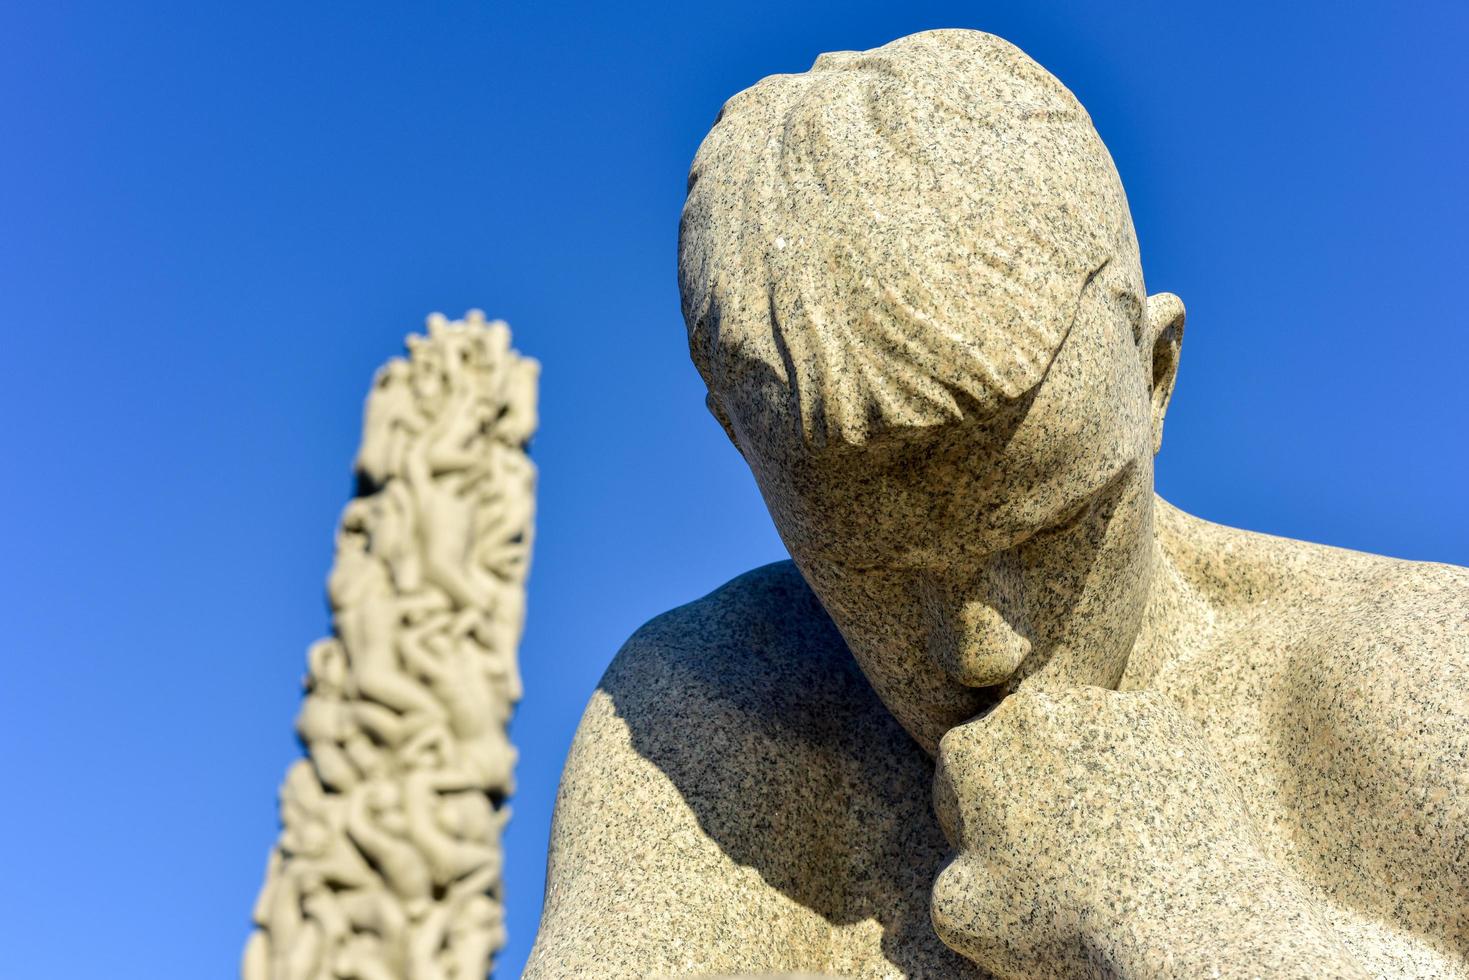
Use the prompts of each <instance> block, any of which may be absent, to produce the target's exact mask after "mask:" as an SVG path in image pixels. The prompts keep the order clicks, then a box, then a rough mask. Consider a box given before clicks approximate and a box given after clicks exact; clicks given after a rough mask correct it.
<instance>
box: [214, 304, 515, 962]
mask: <svg viewBox="0 0 1469 980" xmlns="http://www.w3.org/2000/svg"><path fill="white" fill-rule="evenodd" d="M407 347H408V356H407V357H406V358H394V359H393V360H391V361H389V362H388V363H387V364H386V365H385V366H384V367H383V368H382V369H381V370H380V371H379V372H378V375H377V378H376V380H375V381H374V384H373V388H372V391H371V393H370V394H369V395H368V399H367V406H366V412H365V418H364V422H363V433H362V446H361V450H360V452H359V454H358V457H357V461H356V473H357V479H358V485H359V494H358V496H357V497H356V498H355V499H353V500H352V502H351V503H349V504H348V505H347V508H346V510H345V512H344V513H343V515H342V521H341V527H340V529H339V531H338V533H337V547H336V561H335V564H334V566H333V568H332V572H331V575H330V577H329V578H328V581H327V593H328V597H329V599H330V604H331V609H332V623H333V627H334V630H333V635H332V636H331V637H329V638H327V639H324V640H321V641H320V642H318V643H316V644H315V645H314V646H312V648H311V650H310V652H309V655H308V660H309V667H308V673H307V678H306V698H305V701H304V703H303V704H302V706H301V711H300V714H299V716H298V717H297V722H296V730H297V733H298V734H299V735H300V738H301V741H302V743H303V745H304V746H305V748H306V751H307V758H306V759H302V760H300V761H298V762H297V763H295V764H294V765H293V766H292V767H291V769H290V771H289V773H288V774H287V776H286V780H285V783H284V785H283V786H282V787H281V794H280V809H281V823H282V830H281V835H280V839H279V843H278V844H277V846H276V847H275V849H274V850H273V852H272V853H271V856H270V863H269V867H268V870H267V872H266V880H265V885H264V887H263V888H262V890H261V892H260V897H259V900H258V902H257V903H256V908H255V914H254V921H255V926H256V928H255V931H254V933H253V934H252V935H251V936H250V940H249V942H248V943H247V945H246V948H245V954H244V961H243V964H242V968H241V973H242V976H243V978H244V980H349V978H351V980H387V978H410V980H471V978H473V980H482V978H484V977H485V976H486V974H487V973H488V972H489V968H490V961H491V957H492V956H493V954H494V953H495V951H497V950H498V949H500V948H501V947H502V946H503V945H504V941H505V931H504V926H503V908H502V896H501V880H500V869H501V863H502V862H501V851H500V832H501V829H502V828H503V827H504V824H505V821H506V820H507V819H508V817H509V809H508V807H507V806H506V805H505V800H506V798H507V797H508V796H509V795H510V793H511V792H512V790H513V788H514V780H513V775H512V770H513V767H514V765H515V749H514V748H513V747H512V746H511V744H510V741H509V737H508V735H507V732H506V725H507V724H508V722H509V720H510V713H511V710H512V709H513V707H514V705H515V703H516V701H518V700H519V699H520V674H519V668H518V665H517V661H516V648H517V645H518V644H519V641H520V632H521V627H522V625H523V622H524V616H525V576H526V571H527V567H528V561H529V557H530V548H531V533H532V517H533V506H534V502H535V469H534V467H533V466H532V464H531V462H530V459H529V457H528V456H527V455H526V445H527V443H528V442H529V440H530V437H531V435H532V433H533V432H534V431H535V428H536V384H537V376H538V373H539V365H538V364H537V363H536V362H535V361H534V360H531V359H529V358H525V357H521V356H520V355H519V354H517V353H516V352H515V351H513V350H512V349H511V348H510V332H509V329H508V328H507V327H506V326H505V324H504V323H501V322H498V321H496V322H486V321H485V319H484V315H483V314H482V313H480V312H479V311H478V310H471V311H470V312H469V313H468V314H467V315H466V316H465V318H464V319H463V320H458V321H453V322H450V321H449V320H447V319H446V318H444V317H443V316H441V315H438V314H435V315H434V316H431V317H429V319H428V333H427V335H426V336H420V335H412V336H409V337H408V339H407Z"/></svg>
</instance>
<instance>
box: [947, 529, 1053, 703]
mask: <svg viewBox="0 0 1469 980" xmlns="http://www.w3.org/2000/svg"><path fill="white" fill-rule="evenodd" d="M927 593H928V594H927V595H926V596H925V602H924V606H925V613H926V614H927V618H928V652H929V656H930V657H931V658H932V659H933V660H934V662H935V663H936V664H937V665H938V666H939V668H940V669H942V670H943V671H944V673H945V674H947V675H948V676H949V677H950V678H952V679H953V680H954V681H955V682H957V683H959V684H963V685H964V686H966V687H991V686H993V685H995V684H1001V683H1004V682H1005V681H1006V680H1009V679H1010V677H1011V676H1012V675H1013V674H1014V673H1015V671H1016V670H1017V669H1018V668H1019V666H1020V663H1021V661H1023V660H1024V659H1025V657H1026V655H1027V654H1029V653H1030V650H1031V642H1030V638H1029V636H1028V633H1029V628H1028V625H1027V623H1026V619H1025V609H1024V596H1023V592H1022V587H1021V577H1020V569H1019V563H1018V562H1017V561H1015V560H1014V557H1013V556H1011V555H1001V556H997V557H996V558H995V559H993V560H991V561H989V562H988V563H987V564H986V566H985V568H984V569H982V570H981V572H980V574H978V575H977V576H974V577H972V578H971V577H968V576H966V577H965V579H964V580H962V581H961V582H959V583H953V582H945V581H939V580H936V581H933V582H931V583H930V585H929V588H928V589H927Z"/></svg>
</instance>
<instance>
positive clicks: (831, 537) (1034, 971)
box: [525, 30, 1469, 980]
mask: <svg viewBox="0 0 1469 980" xmlns="http://www.w3.org/2000/svg"><path fill="white" fill-rule="evenodd" d="M1141 57H1143V58H1144V59H1145V60H1146V57H1147V54H1146V52H1143V53H1141ZM1157 84H1160V85H1166V84H1168V79H1167V78H1165V77H1159V78H1158V79H1157ZM1329 164H1330V162H1329V161H1323V166H1329ZM687 186H688V198H687V201H686V203H685V205H684V211H683V220H682V223H681V226H680V235H679V265H678V277H679V285H680V290H681V296H682V302H683V315H684V320H685V324H686V325H687V328H688V337H687V339H688V346H689V351H690V353H691V355H692V358H693V361H694V365H695V367H696V368H697V370H698V372H699V374H700V376H701V377H702V378H703V380H704V383H705V385H706V388H707V405H708V407H709V408H710V410H711V411H712V412H713V414H714V416H715V417H716V418H717V419H718V421H719V423H720V424H721V425H722V426H723V428H724V430H725V431H726V433H727V434H728V435H729V437H730V439H731V440H732V441H733V443H734V445H735V447H736V449H737V450H738V451H739V453H740V455H741V456H742V457H743V458H744V461H745V462H746V463H747V464H748V465H749V467H750V470H751V472H752V474H753V475H754V478H755V482H756V484H757V485H758V486H759V489H760V492H761V494H762V495H763V497H764V499H765V503H766V506H767V508H768V509H769V511H770V516H771V518H772V520H773V521H774V523H775V527H776V529H777V530H778V531H779V532H780V535H781V538H782V540H783V541H784V542H785V545H786V547H787V549H788V550H789V552H790V555H791V559H792V560H791V561H786V562H779V563H776V564H773V565H768V566H766V567H764V568H759V569H755V570H753V571H750V572H747V573H745V574H744V575H741V576H739V577H738V578H735V579H734V580H733V581H731V582H729V583H728V584H726V585H724V586H722V587H721V588H719V589H716V590H715V591H714V592H712V593H710V594H709V595H707V596H705V597H703V598H701V599H695V600H694V601H692V602H690V603H689V604H687V605H685V606H683V607H681V608H678V609H675V610H672V611H670V612H668V613H665V614H664V615H661V616H659V617H657V618H655V619H654V620H652V621H651V622H649V623H648V624H647V625H646V626H644V627H643V628H642V629H640V630H638V631H637V632H636V633H635V634H634V635H633V636H632V638H630V639H629V640H628V641H627V643H626V644H625V645H624V646H623V648H622V650H621V652H619V653H618V654H617V656H616V658H615V659H614V661H613V662H612V665H611V666H610V667H609V668H608V671H607V673H606V675H605V676H604V677H603V679H602V683H601V684H600V685H599V687H598V689H597V691H596V692H595V693H594V694H593V696H592V698H591V701H590V703H589V704H588V706H587V710H586V713H585V715H584V716H583V718H582V723H581V727H580V729H579V730H578V732H577V736H576V739H575V741H574V743H573V745H572V748H571V751H570V754H569V756H568V758H567V761H566V768H565V772H564V775H563V777H562V781H561V790H560V796H559V798H558V800H557V804H556V817H555V822H554V825H553V830H552V836H551V851H550V862H549V869H548V876H547V890H546V903H545V909H544V912H543V914H542V918H541V929H540V934H539V936H538V938H537V941H536V948H535V951H534V953H533V954H532V957H531V960H530V964H529V967H528V969H527V971H526V974H525V975H526V977H528V978H530V980H573V978H582V977H598V978H644V977H649V976H711V975H714V976H729V975H738V976H746V975H751V974H788V973H822V974H832V975H839V976H847V977H860V978H865V980H890V978H896V977H925V978H933V980H956V978H969V977H975V978H978V977H1003V978H1027V980H1029V978H1062V977H1098V978H1102V977H1105V978H1112V980H1119V978H1120V980H1142V978H1148V980H1152V978H1157V980H1164V978H1169V980H1172V978H1183V977H1238V978H1245V977H1271V978H1284V977H1289V978H1300V980H1304V978H1315V977H1354V978H1355V977H1463V976H1466V975H1469V966H1466V956H1469V571H1466V570H1465V569H1462V568H1454V567H1449V566H1445V565H1434V564H1427V563H1419V562H1409V561H1401V560H1397V559H1393V558H1385V557H1381V556H1377V555H1368V554H1360V553H1356V552H1350V551H1344V550H1340V549H1336V548H1329V547H1325V546H1322V545H1317V544H1309V543H1306V542H1301V541H1291V540H1287V539H1284V538H1278V537H1271V536H1268V535H1263V534H1253V533H1250V532H1248V531H1242V530H1236V529H1234V528H1228V527H1223V526H1220V525H1217V524H1212V523H1210V522H1208V521H1205V520H1201V519H1199V518H1197V517H1192V516H1190V515H1188V514H1186V513H1184V512H1183V511H1181V510H1179V509H1177V508H1175V507H1172V506H1170V505H1169V504H1168V503H1167V502H1165V501H1164V500H1162V499H1161V498H1160V497H1158V496H1157V494H1156V493H1155V492H1154V488H1153V487H1154V484H1153V465H1154V455H1155V454H1156V453H1157V452H1158V451H1159V447H1160V446H1161V445H1162V444H1163V419H1164V415H1165V413H1166V411H1167V408H1168V404H1169V399H1170V396H1171V395H1172V393H1173V388H1174V379H1175V377H1176V376H1177V368H1178V365H1179V354H1180V349H1181V346H1180V345H1181V341H1182V338H1183V327H1184V308H1183V303H1182V302H1181V301H1180V300H1179V298H1178V297H1177V296H1174V295H1171V294H1169V293H1163V292H1155V293H1151V294H1150V293H1149V292H1148V291H1147V289H1146V288H1145V286H1144V280H1143V262H1142V256H1141V255H1140V253H1139V249H1138V242H1137V237H1136V236H1135V234H1134V232H1133V226H1132V219H1131V216H1130V214H1129V211H1128V205H1127V199H1126V196H1125V195H1124V193H1123V189H1122V182H1121V180H1120V178H1119V176H1118V173H1117V170H1116V168H1115V167H1114V166H1113V163H1112V159H1111V157H1110V155H1109V154H1108V152H1107V149H1106V147H1105V146H1103V145H1102V141H1101V138H1100V137H1099V136H1098V135H1097V132H1096V130H1095V129H1094V128H1093V126H1092V122H1091V119H1090V117H1088V115H1087V113H1086V110H1085V109H1083V108H1082V106H1081V104H1080V103H1079V102H1078V101H1077V99H1076V97H1075V96H1073V95H1072V94H1071V92H1069V91H1068V90H1067V89H1066V88H1065V86H1063V85H1062V84H1061V83H1060V82H1059V81H1058V80H1057V79H1056V78H1054V77H1053V76H1052V75H1050V74H1049V73H1048V72H1046V70H1045V69H1043V68H1042V67H1041V66H1040V65H1038V64H1036V63H1035V62H1034V61H1032V60H1031V59H1030V58H1028V57H1027V56H1026V55H1025V54H1024V53H1022V52H1021V51H1020V50H1018V49H1017V48H1015V47H1014V46H1013V45H1010V44H1008V43H1007V42H1005V41H1003V40H1001V39H999V38H996V37H992V36H990V35H987V34H981V33H978V32H975V31H960V30H953V31H932V32H927V33H923V34H918V35H914V36H913V37H908V38H903V39H902V40H898V41H894V42H893V43H891V44H887V45H884V46H883V47H881V48H876V49H874V50H871V51H845V52H837V53H834V54H828V55H822V56H821V57H820V58H818V59H817V60H816V63H815V64H814V65H813V66H812V68H811V70H810V71H807V72H803V73H800V74H789V75H773V76H771V77H769V78H766V79H765V80H763V81H761V82H759V83H757V84H755V85H754V86H752V87H751V88H749V89H747V90H745V91H744V92H741V93H739V94H738V95H736V96H734V97H733V98H732V99H730V100H729V101H728V102H727V103H726V104H725V106H724V109H723V111H722V112H720V114H719V117H718V119H717V121H716V122H715V124H714V127H713V129H712V130H711V131H710V133H709V135H708V136H707V137H706V138H705V140H704V142H703V144H702V145H701V146H700V148H699V151H698V154H697V156H696V157H695V158H694V163H693V167H692V168H691V170H690V173H689V180H688V185H687ZM1194 231H1196V232H1197V233H1198V234H1199V235H1200V236H1202V237H1203V238H1204V239H1205V240H1206V239H1207V235H1208V232H1209V230H1208V229H1195V230H1194ZM1265 302H1266V300H1264V299H1262V300H1261V303H1262V304H1263V303H1265ZM1309 312H1310V311H1309V310H1307V309H1301V310H1300V311H1299V314H1300V315H1301V318H1302V322H1301V323H1299V324H1297V323H1295V322H1294V321H1292V319H1291V318H1292V317H1295V316H1296V315H1297V311H1294V310H1292V311H1290V312H1289V313H1286V312H1284V311H1283V310H1281V309H1279V308H1273V309H1269V310H1263V309H1262V315H1268V316H1272V317H1275V318H1278V319H1279V320H1280V322H1282V323H1283V324H1287V325H1288V328H1289V329H1301V330H1311V331H1315V332H1316V333H1317V335H1319V336H1320V337H1321V338H1322V342H1323V343H1329V342H1333V341H1332V338H1333V337H1334V336H1335V335H1334V334H1332V332H1331V331H1332V327H1331V325H1329V324H1311V323H1309V322H1308V321H1309ZM1206 322H1208V321H1207V317H1206ZM1214 329H1218V330H1220V331H1221V335H1223V333H1224V332H1225V331H1226V329H1227V328H1226V327H1225V326H1224V325H1219V326H1217V327H1215V328H1214ZM1375 342H1378V343H1381V344H1383V345H1389V346H1390V345H1399V344H1402V343H1405V342H1407V343H1411V342H1412V338H1411V330H1410V331H1408V332H1407V333H1404V332H1403V331H1400V330H1395V329H1385V330H1383V331H1382V332H1381V333H1380V334H1378V335H1375ZM1370 353H1371V352H1370V351H1368V354H1369V355H1370ZM1256 355H1257V356H1259V357H1262V358H1268V357H1270V356H1271V352H1270V351H1269V350H1268V349H1262V350H1259V351H1258V352H1256ZM1356 381H1357V383H1356V384H1355V386H1354V387H1348V388H1344V389H1343V392H1342V397H1343V398H1348V397H1353V398H1354V397H1359V396H1360V394H1361V393H1362V392H1371V393H1373V397H1380V398H1384V399H1392V398H1409V399H1411V398H1414V397H1416V396H1415V394H1414V393H1413V391H1412V379H1411V378H1389V377H1381V376H1370V377H1364V378H1361V379H1356ZM1210 410H1211V411H1214V412H1227V411H1228V406H1227V405H1219V406H1213V407H1211V409H1210ZM1282 421H1283V422H1286V421H1287V420H1282ZM1362 448H1363V451H1364V452H1370V451H1371V446H1369V445H1366V444H1364V445H1363V447H1362ZM1455 448H1456V449H1457V448H1458V447H1455ZM1218 472H1219V473H1220V474H1229V473H1232V472H1233V471H1232V470H1231V466H1230V461H1228V460H1220V461H1219V467H1218ZM1251 492H1255V491H1253V490H1252V491H1251ZM1411 504H1412V500H1411V488H1408V489H1405V490H1404V505H1405V506H1411ZM1441 516H1442V519H1443V520H1444V521H1445V522H1446V523H1447V524H1453V523H1454V522H1462V521H1463V515H1462V514H1444V515H1441ZM710 519H711V520H718V519H719V515H718V514H717V513H711V515H710Z"/></svg>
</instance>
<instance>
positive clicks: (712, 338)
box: [679, 30, 1132, 455]
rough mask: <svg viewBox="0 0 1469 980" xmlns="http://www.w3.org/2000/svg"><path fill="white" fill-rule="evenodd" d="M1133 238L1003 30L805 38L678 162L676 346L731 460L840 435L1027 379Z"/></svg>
mask: <svg viewBox="0 0 1469 980" xmlns="http://www.w3.org/2000/svg"><path fill="white" fill-rule="evenodd" d="M1131 236H1132V228H1131V221H1130V218H1129V217H1128V213H1127V206H1126V200H1125V198H1124V196H1123V192H1122V186H1121V183H1120V181H1119V180H1118V177H1117V174H1116V170H1115V168H1114V167H1113V165H1112V160H1111V157H1110V156H1109V155H1108V154H1107V150H1106V148H1105V147H1104V146H1103V145H1102V142H1101V140H1100V138H1099V137H1098V136H1097V134H1096V131H1095V130H1094V129H1093V127H1092V123H1091V119H1090V118H1089V117H1088V116H1087V114H1086V111H1085V110H1084V109H1083V108H1082V107H1081V105H1080V104H1079V103H1078V102H1077V101H1076V98H1075V97H1074V96H1072V94H1071V93H1070V92H1069V91H1067V90H1066V88H1065V86H1063V85H1062V84H1061V83H1060V82H1059V81H1057V80H1056V79H1055V78H1054V77H1052V76H1051V75H1050V74H1049V73H1047V72H1046V71H1045V69H1043V68H1041V67H1040V66H1039V65H1038V64H1036V63H1035V62H1034V61H1032V60H1031V59H1030V58H1028V57H1027V56H1026V55H1025V54H1024V53H1023V52H1021V51H1020V50H1019V49H1017V48H1015V47H1014V46H1012V45H1010V44H1009V43H1007V42H1005V41H1002V40H1000V39H999V38H996V37H993V36H991V35H988V34H982V33H979V32H976V31H960V30H947V31H931V32H927V33H924V34H916V35H913V36H911V37H907V38H903V39H902V40H899V41H894V42H893V43H891V44H888V45H885V46H883V47H880V48H876V49H874V50H872V51H866V52H842V53H837V54H828V55H822V56H821V57H820V58H818V59H817V60H816V63H815V65H813V67H812V68H811V70H810V71H809V72H806V73H804V74H800V75H774V76H771V77H769V78H766V79H764V80H763V81H761V82H759V83H758V84H756V85H755V86H753V87H752V88H749V89H747V90H745V91H744V92H741V93H740V94H739V95H736V96H735V97H734V98H732V99H730V100H729V102H728V103H726V104H725V106H724V109H723V111H722V112H721V113H720V116H719V119H718V120H717V121H716V122H715V125H714V128H713V130H712V131H711V132H710V133H709V135H708V136H707V137H706V138H705V140H704V142H703V144H702V145H701V146H700V147H699V151H698V154H697V155H696V156H695V158H694V163H693V166H692V168H691V170H690V173H689V192H688V199H687V201H686V202H685V204H684V210H683V218H682V222H681V224H680V229H679V287H680V293H681V297H682V302H683V314H684V320H685V322H686V324H687V326H688V330H689V350H690V353H691V355H692V357H693V360H694V363H695V365H697V367H698V369H699V373H700V374H701V375H702V376H703V378H704V382H705V384H706V385H707V386H708V389H709V397H708V403H709V407H710V409H711V411H713V412H714V414H715V415H716V417H718V418H719V420H720V422H721V424H723V425H724V427H725V429H726V431H727V432H729V434H730V437H731V438H732V439H733V440H734V441H735V443H736V444H737V445H738V446H740V447H741V449H742V450H743V451H745V452H746V453H747V455H748V453H749V451H750V450H751V449H752V448H753V449H755V450H756V451H757V452H762V453H763V452H764V451H765V450H766V449H767V448H769V449H772V450H775V447H774V446H772V445H771V440H779V441H780V443H781V445H782V446H784V445H785V444H786V441H787V440H789V439H793V438H799V439H800V440H801V441H802V442H804V444H805V447H806V449H807V450H820V449H823V448H824V447H828V446H838V445H846V446H860V445H862V444H864V443H866V442H867V441H868V440H869V439H871V438H873V437H874V436H876V435H877V434H879V433H880V432H882V431H887V430H902V429H912V428H920V427H927V426H934V425H938V424H941V423H943V422H946V421H949V420H953V419H957V418H960V417H962V416H963V415H965V414H966V413H981V412H986V411H989V410H992V409H993V408H995V407H997V405H998V403H999V402H1001V401H1003V400H1013V399H1015V398H1017V397H1019V396H1020V395H1023V394H1024V393H1025V392H1027V391H1029V390H1030V389H1031V388H1032V387H1034V386H1035V385H1036V384H1037V383H1038V382H1039V381H1040V380H1041V378H1042V377H1044V375H1045V372H1046V369H1047V368H1048V367H1049V365H1050V363H1051V360H1052V358H1053V357H1054V356H1055V353H1056V351H1057V349H1058V348H1059V347H1060V346H1061V344H1062V342H1063V341H1064V340H1065V338H1066V334H1067V331H1068V330H1069V327H1070V323H1071V320H1072V317H1073V316H1074V314H1075V310H1076V306H1077V301H1078V298H1079V296H1080V294H1081V291H1082V289H1083V287H1084V285H1085V283H1086V282H1087V281H1088V280H1089V278H1090V277H1091V276H1092V275H1094V274H1095V273H1096V272H1097V271H1098V270H1099V269H1100V268H1101V267H1102V266H1103V265H1105V264H1106V262H1107V261H1108V259H1109V258H1110V257H1111V256H1112V255H1113V254H1114V253H1116V252H1117V251H1118V250H1119V248H1121V247H1122V243H1123V242H1124V241H1130V240H1131ZM775 451H777V452H779V450H775Z"/></svg>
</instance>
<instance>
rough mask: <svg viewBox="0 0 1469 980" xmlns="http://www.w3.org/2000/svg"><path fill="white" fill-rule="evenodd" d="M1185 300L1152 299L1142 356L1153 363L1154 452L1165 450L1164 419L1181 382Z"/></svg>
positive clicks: (1159, 296)
mask: <svg viewBox="0 0 1469 980" xmlns="http://www.w3.org/2000/svg"><path fill="white" fill-rule="evenodd" d="M1183 320H1184V311H1183V300H1181V299H1179V298H1178V297H1177V296H1174V295H1173V294H1172V293H1157V294H1156V295H1153V296H1149V297H1148V311H1147V324H1146V330H1145V332H1144V335H1143V346H1142V354H1143V357H1144V358H1145V359H1150V360H1151V362H1152V371H1151V373H1150V375H1149V378H1150V381H1151V384H1152V389H1153V452H1154V453H1155V454H1156V453H1157V452H1158V450H1159V449H1160V448H1162V446H1163V415H1164V414H1165V413H1166V412H1167V411H1168V399H1170V398H1172V397H1173V382H1174V381H1175V380H1177V378H1178V354H1179V350H1180V349H1181V348H1182V346H1183Z"/></svg>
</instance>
